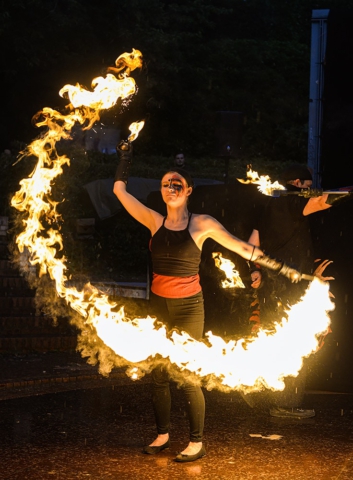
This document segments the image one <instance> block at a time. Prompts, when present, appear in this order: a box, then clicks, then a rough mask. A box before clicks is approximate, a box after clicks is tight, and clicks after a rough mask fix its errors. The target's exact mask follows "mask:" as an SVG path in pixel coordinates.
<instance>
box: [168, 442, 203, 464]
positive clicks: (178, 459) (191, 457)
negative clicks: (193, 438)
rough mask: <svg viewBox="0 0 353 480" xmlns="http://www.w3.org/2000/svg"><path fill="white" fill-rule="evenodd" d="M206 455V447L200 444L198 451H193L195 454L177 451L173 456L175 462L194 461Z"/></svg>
mask: <svg viewBox="0 0 353 480" xmlns="http://www.w3.org/2000/svg"><path fill="white" fill-rule="evenodd" d="M205 455H206V449H205V447H204V446H203V445H202V447H201V449H200V451H199V452H197V453H195V455H185V454H184V453H178V455H177V456H176V457H175V458H174V461H175V462H194V461H195V460H198V459H199V458H202V457H204V456H205Z"/></svg>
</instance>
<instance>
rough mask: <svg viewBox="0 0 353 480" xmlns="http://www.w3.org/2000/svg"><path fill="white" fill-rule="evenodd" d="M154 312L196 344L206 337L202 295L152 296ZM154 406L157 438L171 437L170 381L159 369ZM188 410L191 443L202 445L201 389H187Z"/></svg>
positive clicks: (193, 387) (190, 387)
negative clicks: (169, 435) (160, 436)
mask: <svg viewBox="0 0 353 480" xmlns="http://www.w3.org/2000/svg"><path fill="white" fill-rule="evenodd" d="M150 301H151V307H152V312H153V313H154V314H155V315H156V316H157V318H158V320H160V321H161V322H163V323H164V324H166V325H167V327H168V328H170V329H171V328H173V327H176V328H178V329H179V330H183V331H185V332H187V333H188V334H189V335H190V336H191V337H193V338H195V340H199V339H201V338H202V335H203V328H204V305H203V295H202V292H200V293H198V294H197V295H194V296H192V297H188V298H164V297H159V296H158V295H154V294H153V293H152V294H151V297H150ZM152 379H153V387H152V388H153V390H152V402H153V409H154V413H155V418H156V424H157V432H158V434H165V433H169V427H170V409H171V396H170V378H169V375H168V373H167V371H166V370H165V369H164V368H162V367H157V368H155V369H154V370H153V372H152ZM182 389H183V391H184V393H185V399H186V410H187V414H188V417H189V422H190V441H191V442H201V441H202V435H203V427H204V419H205V398H204V396H203V392H202V389H201V387H197V386H194V385H191V384H189V385H184V386H183V387H182Z"/></svg>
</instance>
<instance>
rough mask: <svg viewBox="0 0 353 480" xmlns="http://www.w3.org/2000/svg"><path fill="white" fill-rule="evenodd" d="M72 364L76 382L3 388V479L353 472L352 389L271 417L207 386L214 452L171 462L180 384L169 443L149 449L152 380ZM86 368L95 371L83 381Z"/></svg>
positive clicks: (181, 424) (304, 476)
mask: <svg viewBox="0 0 353 480" xmlns="http://www.w3.org/2000/svg"><path fill="white" fill-rule="evenodd" d="M22 360H23V359H22ZM27 360H28V359H27ZM27 360H26V361H27ZM34 363H35V362H33V364H34ZM38 364H40V360H38V361H37V365H38ZM23 365H24V364H23ZM67 365H68V366H67V369H66V371H65V370H64V368H62V369H61V370H60V368H59V369H56V370H55V372H56V377H57V378H64V377H65V376H69V375H70V372H73V374H74V375H75V376H76V382H77V383H76V384H75V385H73V384H74V383H75V382H63V381H62V382H58V385H57V386H56V387H55V386H53V385H51V387H50V388H52V389H53V390H52V391H51V392H48V391H47V390H45V388H44V389H42V390H40V389H39V387H38V386H37V391H36V392H34V391H33V390H32V392H30V388H31V385H28V386H27V387H23V388H24V391H22V394H19V393H18V392H17V398H15V397H16V396H15V395H14V390H13V388H10V387H9V386H8V387H7V393H8V398H6V395H5V393H4V389H3V394H2V400H1V401H0V460H1V461H0V479H1V480H20V479H21V480H23V479H25V480H42V479H43V480H48V479H53V480H57V479H60V480H63V479H65V480H76V479H94V480H103V479H104V480H105V479H114V480H115V479H116V480H125V479H126V480H130V479H131V480H149V479H153V480H159V479H160V480H174V479H186V478H199V479H205V480H208V479H212V480H214V479H219V480H221V479H222V480H223V479H224V480H228V479H230V480H232V479H237V480H238V479H239V480H250V479H251V480H257V479H274V480H277V479H278V480H279V479H281V480H282V479H286V480H287V479H289V480H294V479H295V480H313V479H315V480H316V479H320V480H328V479H337V480H338V479H339V480H352V478H353V395H352V394H348V393H347V394H342V393H329V392H318V391H316V392H313V391H312V392H307V394H306V395H305V404H304V405H303V407H305V406H306V407H307V408H314V409H315V411H316V416H315V417H314V418H311V419H306V420H297V419H280V418H273V417H271V416H270V415H269V413H268V408H267V407H266V405H262V404H261V403H259V404H258V406H257V407H256V408H252V407H251V406H250V405H249V404H248V403H247V402H245V401H244V400H243V398H242V397H241V396H240V395H239V394H237V393H228V394H225V393H221V392H219V391H205V397H206V424H205V439H204V442H205V446H206V449H207V456H206V457H204V458H202V459H200V460H198V461H196V462H193V463H189V464H178V463H175V462H174V461H173V459H174V457H175V455H176V453H178V452H179V451H181V450H183V449H184V448H185V446H186V445H187V443H188V422H187V418H186V416H185V411H184V406H183V396H182V392H181V391H180V390H178V389H177V388H175V387H173V392H172V393H173V396H172V398H173V405H172V430H171V448H170V449H168V450H165V451H163V452H161V453H160V454H158V455H154V456H149V455H144V454H142V453H141V451H142V447H143V445H145V444H147V443H150V442H151V441H152V440H153V438H154V436H155V425H154V417H153V411H152V406H151V402H150V382H149V377H148V376H146V377H144V378H143V379H142V380H140V381H136V382H133V381H132V380H130V379H128V378H127V377H124V376H123V375H122V374H121V372H117V373H116V375H115V377H114V379H111V380H108V381H106V380H102V379H100V378H99V377H98V378H96V379H94V378H93V377H92V376H93V374H94V367H90V366H87V369H86V371H84V368H86V367H85V366H84V365H83V364H76V366H75V363H74V362H73V363H72V364H67ZM70 365H71V366H70ZM57 366H58V365H57ZM40 367H42V365H40ZM32 368H33V369H34V367H32ZM17 371H18V370H17ZM78 371H81V376H82V377H84V376H85V377H89V378H81V383H80V380H79V379H78V377H79V375H78ZM53 372H54V370H53ZM53 372H49V373H50V375H49V377H47V378H54V376H53V375H54V374H53ZM59 372H60V375H61V377H60V375H59ZM13 373H15V370H14V367H13ZM71 374H72V373H71ZM28 375H29V373H28ZM33 376H34V372H33V373H32V377H33ZM28 378H29V377H28ZM84 382H90V383H84ZM102 382H103V383H102ZM104 382H105V383H104ZM109 382H112V383H111V384H109ZM49 383H50V382H49ZM52 383H53V384H54V383H55V382H52ZM45 385H47V384H43V385H42V386H43V387H44V386H45ZM60 385H61V387H60ZM64 385H66V388H67V390H64V391H63V390H60V388H63V386H64ZM67 385H71V389H69V387H68V386H67ZM11 392H13V393H12V394H11ZM11 395H12V396H11ZM254 435H255V436H254ZM270 436H280V438H278V437H277V438H278V439H277V440H271V439H270V438H266V437H270ZM272 438H273V437H272Z"/></svg>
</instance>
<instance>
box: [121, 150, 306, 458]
mask: <svg viewBox="0 0 353 480" xmlns="http://www.w3.org/2000/svg"><path fill="white" fill-rule="evenodd" d="M117 152H118V156H119V158H120V162H119V165H118V167H117V171H116V175H115V183H114V193H115V195H116V196H117V197H118V199H119V200H120V202H121V203H122V205H123V206H124V207H125V209H126V210H127V211H128V212H129V213H130V215H132V216H133V217H134V218H135V219H136V220H137V221H138V222H140V223H141V224H142V225H144V226H145V227H147V228H148V229H149V230H150V232H151V240H150V250H151V256H152V265H153V279H152V284H151V292H152V293H151V306H152V309H153V313H155V312H156V313H157V318H158V319H160V320H163V322H164V323H165V324H166V325H167V327H168V328H169V329H173V328H177V329H179V330H181V331H185V332H186V333H188V334H189V335H190V336H191V337H193V338H195V339H196V340H199V339H201V338H202V336H203V328H204V301H203V294H202V289H201V285H200V282H199V266H200V260H201V249H202V245H203V243H204V242H205V240H206V239H207V238H212V239H213V240H215V241H216V242H218V243H219V244H221V245H223V246H224V247H226V248H228V249H229V250H232V251H233V252H235V253H237V254H238V255H240V256H242V257H243V258H245V259H246V260H252V259H253V260H254V261H256V262H257V263H259V264H261V265H262V266H264V267H268V268H271V269H274V270H276V271H277V272H278V273H281V274H283V275H285V276H286V277H287V278H289V279H290V280H291V281H293V282H298V281H299V280H300V273H299V272H298V271H297V270H295V269H292V268H289V267H288V266H287V265H286V264H285V263H283V262H278V261H276V260H275V259H273V258H271V257H268V256H266V255H264V253H263V251H262V250H260V249H259V248H258V247H255V246H253V245H251V244H249V243H247V242H244V241H242V240H240V239H239V238H237V237H235V236H233V235H231V234H230V233H229V232H228V231H227V230H226V229H225V228H224V227H223V226H222V225H221V224H220V223H219V222H218V221H217V220H216V219H214V218H213V217H211V216H209V215H196V214H191V213H189V211H188V199H189V196H190V195H191V193H192V191H193V181H192V179H191V177H190V175H189V173H188V172H186V171H185V170H181V169H177V168H173V169H172V170H171V171H168V172H167V173H166V174H165V175H164V176H163V178H162V181H161V193H162V198H163V201H164V202H165V204H166V208H167V215H166V216H165V217H164V216H163V215H161V214H160V213H158V212H156V211H154V210H152V209H150V208H148V207H147V206H145V205H144V204H142V203H141V202H139V201H138V200H137V199H136V198H135V197H133V196H132V195H130V194H129V193H128V192H127V190H126V185H127V182H128V176H129V168H130V165H131V162H132V146H131V144H130V143H129V142H125V141H123V142H120V144H119V145H118V147H117ZM152 378H153V395H152V401H153V407H154V412H155V417H156V424H157V433H158V435H157V438H156V439H155V440H154V441H153V442H152V443H151V444H150V445H147V446H145V447H144V449H143V451H144V453H146V454H151V455H153V454H156V453H159V452H161V451H162V450H164V449H166V448H168V447H169V446H170V439H169V426H170V408H171V397H170V384H169V383H170V378H169V375H168V373H167V371H166V370H165V369H162V368H159V367H157V368H155V369H154V370H153V372H152ZM183 390H184V392H185V396H186V407H187V412H188V417H189V422H190V442H189V444H188V446H187V447H186V448H185V449H184V450H183V451H182V452H181V453H179V454H178V455H177V456H176V458H175V461H177V462H192V461H194V460H197V459H199V458H201V457H203V456H204V455H206V450H205V447H204V445H203V444H202V436H203V428H204V416H205V400H204V396H203V392H202V389H201V387H200V386H195V385H192V384H191V383H188V384H186V385H185V386H184V387H183Z"/></svg>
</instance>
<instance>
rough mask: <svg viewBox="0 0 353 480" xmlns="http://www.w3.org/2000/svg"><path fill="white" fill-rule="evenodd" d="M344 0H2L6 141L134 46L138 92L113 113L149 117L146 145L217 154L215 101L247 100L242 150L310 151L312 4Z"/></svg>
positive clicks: (299, 155)
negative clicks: (138, 54)
mask: <svg viewBox="0 0 353 480" xmlns="http://www.w3.org/2000/svg"><path fill="white" fill-rule="evenodd" d="M350 3H351V2H348V1H345V0H331V1H330V2H328V1H327V2H326V1H322V2H320V5H318V3H317V1H315V0H309V1H308V0H298V1H296V2H289V1H288V0H246V1H245V0H179V1H178V2H175V1H174V0H149V1H148V2H146V1H145V0H119V2H116V1H114V0H106V1H105V2H94V1H89V0H47V1H46V2H43V1H42V0H13V1H12V2H1V7H2V8H1V14H0V39H1V42H2V44H3V45H6V48H3V49H2V50H1V53H0V55H1V64H2V83H3V89H4V91H5V92H6V95H5V99H4V102H3V105H2V106H3V115H2V117H1V124H0V134H1V147H0V148H1V150H3V149H4V148H9V145H10V144H11V143H12V142H13V141H21V142H25V143H28V142H29V141H30V140H31V139H32V138H33V136H34V135H35V134H36V132H35V130H34V128H33V126H32V124H31V118H32V116H33V115H34V114H35V113H36V112H37V111H39V110H40V109H41V108H43V107H44V106H51V107H52V108H57V109H62V108H64V103H63V101H62V100H61V99H60V98H58V91H59V90H60V88H61V87H62V86H63V85H65V84H66V83H76V82H79V83H81V84H83V85H85V86H87V87H90V82H91V80H92V79H93V78H94V77H95V76H98V75H104V74H105V72H106V68H107V67H108V66H110V65H113V64H114V61H115V59H116V58H117V56H118V55H120V54H121V53H123V52H125V51H131V49H132V48H138V49H140V50H141V51H142V53H143V55H144V60H145V62H144V68H143V70H142V71H141V72H136V73H135V72H134V76H135V78H136V81H137V84H138V88H139V92H138V94H137V95H136V97H135V98H134V100H133V102H132V103H131V104H130V106H129V107H128V108H125V109H123V111H121V110H119V108H116V109H115V111H112V112H111V114H110V116H109V119H107V121H109V122H111V123H112V124H115V125H122V127H123V128H125V129H126V128H127V126H128V125H129V123H130V121H131V120H136V119H141V118H145V119H146V127H145V130H144V135H143V137H141V142H140V149H141V152H142V151H143V153H145V154H146V155H152V154H153V155H157V156H167V155H170V154H171V152H174V151H175V150H176V149H180V148H182V149H184V150H185V151H186V152H188V154H190V155H194V156H200V157H201V156H207V155H210V156H211V155H214V154H215V153H216V152H215V140H214V130H215V126H214V121H213V114H214V113H215V112H216V111H223V110H227V111H241V112H243V114H244V119H245V125H244V135H243V151H244V154H245V155H260V156H262V157H264V158H272V159H273V160H282V159H283V158H288V159H296V160H301V161H302V160H304V159H305V158H306V148H307V145H306V143H307V142H306V134H307V132H306V129H307V127H306V125H307V112H308V84H309V78H308V77H309V48H310V19H311V10H312V9H313V8H335V7H337V8H338V7H341V8H351V5H350Z"/></svg>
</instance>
